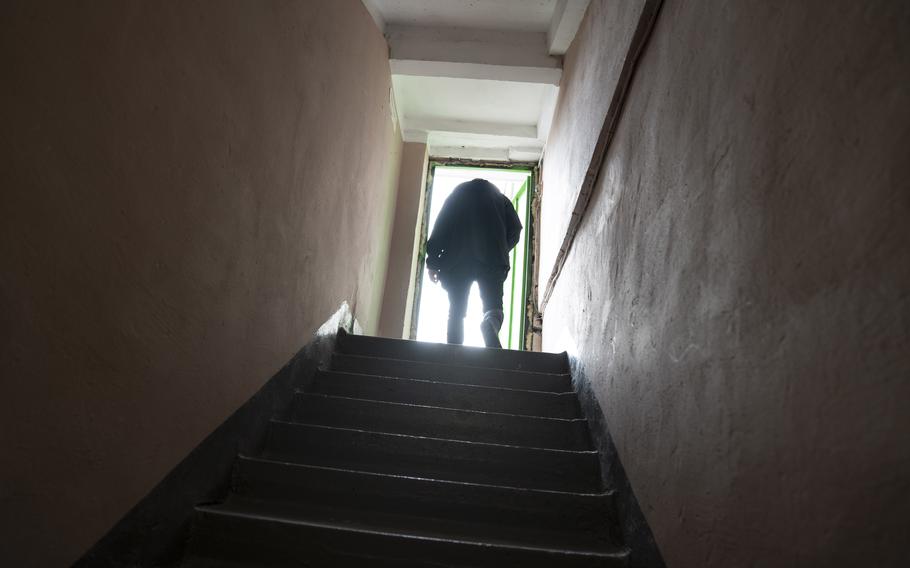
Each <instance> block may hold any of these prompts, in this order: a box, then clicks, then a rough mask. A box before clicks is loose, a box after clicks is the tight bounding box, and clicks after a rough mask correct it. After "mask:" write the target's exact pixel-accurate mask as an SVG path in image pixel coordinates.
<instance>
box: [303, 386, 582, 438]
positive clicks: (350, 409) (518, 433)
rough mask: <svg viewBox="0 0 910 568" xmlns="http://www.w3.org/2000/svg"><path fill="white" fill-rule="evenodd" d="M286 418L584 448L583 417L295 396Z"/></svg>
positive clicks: (441, 435) (433, 434)
mask: <svg viewBox="0 0 910 568" xmlns="http://www.w3.org/2000/svg"><path fill="white" fill-rule="evenodd" d="M288 418H290V419H292V420H294V421H297V422H301V423H310V424H324V425H328V426H341V427H348V428H358V429H364V430H371V431H377V432H389V433H402V434H416V435H419V436H429V437H439V438H442V437H444V438H450V439H459V440H474V441H479V442H493V443H504V444H517V445H526V446H537V447H544V448H564V449H589V448H590V447H591V440H590V436H589V434H588V429H587V428H588V425H587V421H585V420H584V419H581V418H549V417H541V416H523V415H519V414H506V413H501V412H483V411H476V410H463V409H458V408H447V407H439V406H428V405H420V404H406V403H395V402H386V401H377V400H370V399H361V398H353V397H342V396H332V395H322V394H315V393H308V394H298V395H296V396H295V397H294V401H293V403H292V404H291V408H290V411H289V413H288Z"/></svg>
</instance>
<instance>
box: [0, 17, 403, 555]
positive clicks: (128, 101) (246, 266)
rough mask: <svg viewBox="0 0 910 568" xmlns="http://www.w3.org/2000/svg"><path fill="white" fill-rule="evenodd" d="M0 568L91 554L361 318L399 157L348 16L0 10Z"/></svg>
mask: <svg viewBox="0 0 910 568" xmlns="http://www.w3.org/2000/svg"><path fill="white" fill-rule="evenodd" d="M0 12H2V14H0V28H2V29H0V67H2V69H3V73H4V78H3V89H2V90H0V101H2V104H0V115H2V120H0V123H2V124H3V130H4V133H5V134H4V135H3V136H2V137H0V150H2V151H0V155H2V158H0V159H2V167H0V187H2V197H0V214H2V222H0V262H2V272H0V321H2V324H0V325H2V344H0V369H2V376H3V387H2V388H3V391H2V396H0V416H2V418H0V421H2V423H0V444H2V445H0V447H2V450H3V451H2V458H0V459H2V464H0V476H2V480H0V523H2V524H0V533H2V535H3V536H2V538H0V558H2V561H0V563H2V564H3V565H6V566H42V567H44V566H63V565H67V564H69V563H70V562H72V561H73V560H75V559H76V557H77V556H79V555H80V554H81V553H82V552H83V551H84V550H85V549H87V548H88V547H89V546H90V545H92V544H93V543H94V542H95V540H96V539H98V538H99V537H100V536H101V535H102V534H103V533H104V532H105V531H106V530H107V529H108V528H109V527H111V526H112V525H113V523H114V522H115V521H117V520H118V518H120V516H121V515H123V514H124V513H125V512H126V511H127V509H128V508H129V507H131V506H132V505H133V504H134V503H136V502H137V501H138V500H139V499H140V498H141V497H143V495H145V494H146V492H147V491H149V489H150V488H151V487H152V486H153V485H154V484H155V483H156V482H158V481H159V480H160V479H161V478H162V477H163V476H164V475H165V474H166V473H167V472H168V471H169V470H170V469H171V468H172V467H173V466H174V465H175V464H176V463H177V462H178V461H179V460H180V459H181V458H183V457H184V456H185V455H186V454H187V452H188V451H189V450H190V449H191V448H193V447H194V446H195V445H196V444H197V443H198V442H199V441H200V440H201V439H202V438H203V437H204V436H205V435H206V434H207V433H209V432H210V431H212V430H213V429H214V428H215V427H216V426H217V425H218V424H219V423H221V421H223V420H224V419H225V418H226V417H227V416H228V415H229V414H230V413H231V412H232V411H233V410H235V409H236V408H237V407H238V406H240V405H241V404H242V403H243V402H244V401H245V400H246V399H247V398H248V397H249V396H250V395H251V394H252V393H253V392H255V391H256V390H257V389H258V388H259V387H260V386H261V384H262V383H263V382H264V381H266V380H267V379H268V378H269V376H271V375H272V374H273V373H274V372H275V371H276V370H278V369H279V368H280V367H281V366H282V365H283V364H284V363H286V362H287V361H288V360H289V359H290V358H291V356H292V355H293V354H294V353H295V351H297V349H299V348H300V347H301V346H302V345H303V344H304V343H306V342H307V341H308V340H309V338H310V337H311V336H312V333H313V331H314V330H315V328H316V326H318V325H319V323H320V322H322V321H324V320H325V319H326V317H328V316H329V315H330V314H332V313H333V312H334V311H335V310H336V309H337V307H338V305H339V304H340V303H341V302H342V301H343V300H348V301H349V302H350V303H351V305H352V307H353V308H354V310H355V314H356V316H357V318H358V319H359V320H360V321H361V322H362V323H363V324H364V327H365V328H366V330H367V331H371V330H375V329H376V326H377V323H378V321H377V320H378V314H379V308H380V300H381V297H382V283H383V282H384V281H385V269H386V264H387V250H388V249H387V247H388V240H389V234H390V231H391V217H392V207H393V205H394V196H395V185H396V183H397V164H398V158H399V154H400V147H401V142H400V136H399V133H398V132H397V131H396V127H395V124H394V123H393V121H392V119H391V114H390V108H389V100H390V95H389V89H390V77H389V66H388V58H387V48H386V45H385V42H384V41H383V38H382V36H381V34H380V33H379V31H378V30H377V29H376V28H375V25H374V24H373V21H372V20H371V18H370V16H369V14H368V13H367V12H366V10H365V9H364V8H363V6H362V4H361V2H359V1H357V0H345V1H332V2H322V1H315V0H314V1H302V2H245V1H239V0H235V1H228V2H221V1H218V2H216V1H192V2H165V3H160V2H138V1H133V2H121V1H113V0H110V1H99V2H91V3H88V4H84V3H60V2H47V3H36V2H25V1H23V2H4V3H3V7H2V8H0Z"/></svg>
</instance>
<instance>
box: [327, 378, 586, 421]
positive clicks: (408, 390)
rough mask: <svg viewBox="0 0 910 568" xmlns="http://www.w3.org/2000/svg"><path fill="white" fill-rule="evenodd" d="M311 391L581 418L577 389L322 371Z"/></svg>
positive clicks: (407, 402)
mask: <svg viewBox="0 0 910 568" xmlns="http://www.w3.org/2000/svg"><path fill="white" fill-rule="evenodd" d="M310 392H313V393H316V394H326V395H333V396H344V397H350V398H361V399H369V400H379V401H384V402H399V403H406V404H419V405H425V406H440V407H445V408H457V409H460V410H475V411H483V412H499V413H505V414H518V415H524V416H543V417H548V418H578V417H580V416H581V411H580V409H579V405H578V398H577V397H576V396H575V393H574V392H567V393H552V392H540V391H531V390H517V389H504V388H498V387H486V386H473V385H464V384H452V383H440V382H433V381H425V380H419V379H404V378H396V377H385V376H379V375H368V374H356V373H343V372H338V371H322V372H320V373H318V374H317V375H316V379H315V382H314V384H313V387H312V389H311V391H310Z"/></svg>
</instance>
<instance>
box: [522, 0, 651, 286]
mask: <svg viewBox="0 0 910 568" xmlns="http://www.w3.org/2000/svg"><path fill="white" fill-rule="evenodd" d="M643 7H644V1H643V0H602V1H598V2H591V3H590V4H589V5H588V9H587V12H586V13H585V17H584V19H583V20H582V22H581V25H580V26H579V28H578V33H577V34H576V36H575V40H574V42H573V43H572V46H571V47H570V48H569V51H568V52H567V53H566V55H565V63H564V68H563V75H562V80H561V81H560V84H559V98H558V99H557V101H556V110H555V112H554V117H555V118H554V120H553V122H552V124H551V127H550V133H549V136H548V138H547V146H546V149H545V156H544V161H545V162H546V164H547V167H546V168H544V169H543V171H542V172H541V175H542V178H543V187H544V191H543V194H542V196H541V199H542V203H543V204H544V205H545V206H544V207H543V208H542V209H541V227H542V229H541V230H542V234H541V237H542V238H541V243H540V275H541V280H540V287H539V289H538V292H539V294H540V299H542V298H543V293H544V291H545V289H546V283H547V279H548V278H549V277H550V272H551V271H552V269H553V263H554V262H555V260H556V255H557V254H558V253H559V247H560V246H561V245H562V238H563V236H564V235H565V232H566V228H567V227H568V225H569V220H570V218H571V214H572V209H573V207H574V206H575V199H576V198H577V197H578V192H579V189H580V188H581V183H582V180H583V179H584V176H585V172H586V171H587V169H588V164H589V163H590V162H591V155H592V153H593V152H594V145H595V144H596V143H597V137H598V135H599V134H600V129H601V126H602V125H603V117H604V116H606V114H607V109H608V108H609V106H610V95H611V94H612V93H613V90H614V89H615V88H616V84H617V83H618V81H619V74H620V71H621V70H622V57H621V54H622V53H624V52H625V50H626V49H627V48H628V46H629V44H630V42H631V41H632V35H633V32H634V31H635V23H636V22H637V21H638V16H639V14H641V11H642V8H643Z"/></svg>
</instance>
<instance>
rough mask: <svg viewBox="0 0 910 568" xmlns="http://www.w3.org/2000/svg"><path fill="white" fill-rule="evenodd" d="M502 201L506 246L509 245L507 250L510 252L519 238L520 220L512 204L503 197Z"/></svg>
mask: <svg viewBox="0 0 910 568" xmlns="http://www.w3.org/2000/svg"><path fill="white" fill-rule="evenodd" d="M502 200H503V205H504V207H505V221H506V244H508V245H509V250H512V249H513V248H515V245H517V244H518V239H519V238H520V237H521V220H520V219H519V218H518V213H517V212H516V211H515V208H514V207H512V202H511V201H509V198H508V197H506V196H505V195H503V196H502Z"/></svg>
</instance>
